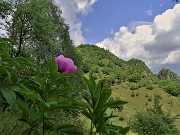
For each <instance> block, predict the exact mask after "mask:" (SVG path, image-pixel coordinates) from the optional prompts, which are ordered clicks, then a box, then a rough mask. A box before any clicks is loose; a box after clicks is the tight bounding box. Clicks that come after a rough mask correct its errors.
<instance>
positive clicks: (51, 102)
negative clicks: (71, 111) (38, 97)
mask: <svg viewBox="0 0 180 135" xmlns="http://www.w3.org/2000/svg"><path fill="white" fill-rule="evenodd" d="M45 104H46V105H47V107H48V108H49V107H50V106H52V105H57V101H55V100H51V101H48V102H46V103H45Z"/></svg>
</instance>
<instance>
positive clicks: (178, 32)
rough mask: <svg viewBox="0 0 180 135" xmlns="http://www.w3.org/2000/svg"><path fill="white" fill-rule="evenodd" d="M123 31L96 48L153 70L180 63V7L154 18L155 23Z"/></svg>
mask: <svg viewBox="0 0 180 135" xmlns="http://www.w3.org/2000/svg"><path fill="white" fill-rule="evenodd" d="M133 29H134V30H133V32H132V30H131V28H129V27H124V26H123V27H120V29H119V31H118V32H115V34H114V36H113V37H112V38H106V39H104V40H103V41H102V42H99V43H97V46H99V47H101V48H105V49H108V50H110V51H111V52H112V53H113V54H115V55H116V56H118V57H120V58H122V59H124V60H129V59H131V58H137V59H141V60H143V61H145V62H146V64H147V65H148V66H150V67H152V68H153V66H157V65H161V64H170V63H180V4H176V5H175V6H174V8H173V9H168V10H167V11H166V12H164V13H163V14H161V15H158V16H156V17H155V19H154V21H153V22H152V23H145V24H143V23H140V24H139V25H137V24H135V25H134V26H133Z"/></svg>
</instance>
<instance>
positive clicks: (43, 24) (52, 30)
mask: <svg viewBox="0 0 180 135" xmlns="http://www.w3.org/2000/svg"><path fill="white" fill-rule="evenodd" d="M3 3H4V4H3V5H2V7H3V8H2V10H1V12H3V13H4V15H3V16H5V15H7V11H8V10H5V9H8V8H6V7H11V11H12V12H11V16H12V19H11V20H9V21H7V26H6V27H7V31H8V36H9V37H10V39H12V41H13V44H12V51H11V53H12V57H19V56H23V57H29V56H30V57H33V58H35V59H36V60H38V62H39V63H42V62H43V61H44V58H45V57H55V56H57V55H58V54H63V55H65V56H66V57H70V58H72V59H74V60H75V59H76V61H75V63H76V65H80V64H81V63H80V61H81V60H79V59H80V58H79V57H78V55H77V54H76V52H75V49H74V46H73V41H72V40H71V39H70V36H69V26H68V25H67V24H65V22H64V19H63V17H62V16H61V13H62V11H61V9H60V7H59V6H57V5H56V4H55V2H54V0H15V1H14V2H12V3H11V2H3ZM6 5H9V6H6ZM77 59H78V60H77Z"/></svg>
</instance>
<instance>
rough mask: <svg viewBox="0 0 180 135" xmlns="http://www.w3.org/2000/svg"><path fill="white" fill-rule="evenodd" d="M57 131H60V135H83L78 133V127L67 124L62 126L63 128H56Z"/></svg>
mask: <svg viewBox="0 0 180 135" xmlns="http://www.w3.org/2000/svg"><path fill="white" fill-rule="evenodd" d="M56 130H57V131H58V134H59V135H60V134H62V133H65V134H70V135H82V133H81V132H79V131H77V127H76V126H74V125H70V124H66V125H62V126H58V127H57V128H56Z"/></svg>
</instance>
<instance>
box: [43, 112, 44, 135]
mask: <svg viewBox="0 0 180 135" xmlns="http://www.w3.org/2000/svg"><path fill="white" fill-rule="evenodd" d="M43 135H44V113H43Z"/></svg>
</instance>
